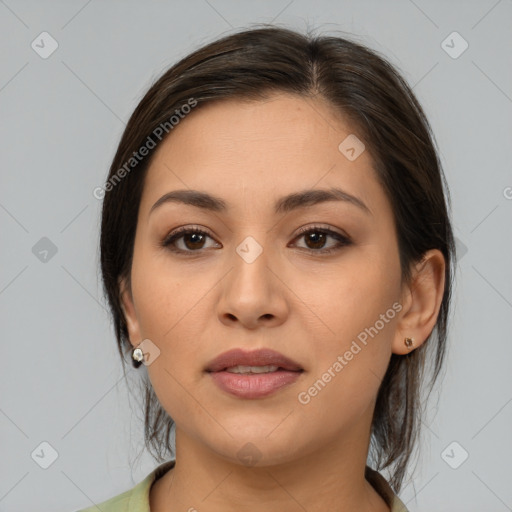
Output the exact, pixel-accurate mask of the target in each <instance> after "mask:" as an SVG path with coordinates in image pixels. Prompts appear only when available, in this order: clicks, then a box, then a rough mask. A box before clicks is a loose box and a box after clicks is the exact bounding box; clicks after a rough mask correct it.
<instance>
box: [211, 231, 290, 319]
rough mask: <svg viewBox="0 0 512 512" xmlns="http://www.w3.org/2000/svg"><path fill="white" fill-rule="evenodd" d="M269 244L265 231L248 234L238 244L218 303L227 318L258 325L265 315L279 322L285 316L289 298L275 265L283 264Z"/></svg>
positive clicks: (221, 312) (222, 315)
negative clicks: (284, 292)
mask: <svg viewBox="0 0 512 512" xmlns="http://www.w3.org/2000/svg"><path fill="white" fill-rule="evenodd" d="M257 238H259V239H260V240H261V243H260V242H259V241H258V240H257ZM267 244H268V239H267V238H265V236H264V233H262V234H260V235H255V236H252V235H248V236H246V237H245V238H244V239H243V240H242V241H241V242H240V243H239V244H238V245H237V246H236V247H235V253H234V254H233V257H232V270H231V272H229V273H228V275H227V276H226V279H227V282H226V284H225V286H224V287H223V292H222V297H221V298H220V301H219V305H218V308H219V310H218V313H219V315H220V316H221V318H222V319H223V321H225V319H226V318H230V319H231V320H234V319H235V318H236V319H238V320H239V321H240V322H241V323H243V324H246V326H252V327H254V326H255V325H257V322H258V321H261V319H266V321H267V322H268V321H269V320H270V319H272V321H273V322H278V323H279V322H281V321H282V320H283V318H284V316H285V314H286V299H285V297H284V295H283V290H282V288H281V287H280V281H279V279H277V278H276V276H275V275H274V273H275V272H276V271H275V270H274V268H273V267H276V268H278V267H279V263H278V261H277V259H278V258H272V255H273V254H274V251H273V250H272V248H270V247H266V245H267ZM269 267H270V268H272V270H270V268H269Z"/></svg>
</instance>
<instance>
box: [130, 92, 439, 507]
mask: <svg viewBox="0 0 512 512" xmlns="http://www.w3.org/2000/svg"><path fill="white" fill-rule="evenodd" d="M351 133H354V132H353V131H352V130H351V127H350V126H349V125H348V124H347V123H346V122H345V121H344V119H343V118H342V117H340V116H339V115H337V116H335V115H334V112H333V109H332V108H331V107H330V106H329V105H328V104H327V103H326V102H325V101H324V100H322V99H321V98H318V97H316V98H314V99H311V98H301V97H298V96H292V95H288V94H273V95H272V96H269V98H268V100H265V101H251V102H243V101H238V100H236V101H235V100H229V101H225V102H220V103H217V104H208V105H206V106H204V107H201V108H198V109H197V110H196V111H194V112H192V113H191V114H190V115H189V116H188V117H187V118H185V119H184V120H183V121H181V122H180V124H179V125H178V126H177V127H175V128H174V130H173V132H172V134H171V136H169V137H168V138H167V139H166V140H165V141H164V142H163V143H162V144H161V145H160V146H159V148H158V149H157V150H156V153H155V155H154V159H153V161H152V164H151V166H150V168H149V169H148V174H147V177H146V181H145V186H144V190H143V195H142V199H141V204H140V209H139V216H138V225H137V231H136V237H135V245H134V258H133V266H132V270H131V280H132V288H131V290H129V289H128V288H127V286H126V283H125V282H124V281H122V282H121V283H120V292H121V296H122V302H123V308H124V311H125V316H126V320H127V325H128V330H129V334H130V341H131V343H132V345H133V346H134V347H135V346H137V345H138V344H139V343H140V342H141V341H142V340H144V339H150V340H151V341H152V342H153V343H154V344H155V345H156V346H157V347H158V349H159V350H160V354H159V356H158V357H157V358H156V359H154V360H153V362H152V363H151V364H149V365H148V366H147V370H148V373H149V377H150V380H151V383H152V385H153V387H154V390H155V392H156V394H157V396H158V399H159V400H160V403H161V404H162V406H163V407H164V408H165V410H166V411H167V413H168V414H169V415H170V416H171V417H172V418H173V419H174V421H175V423H176V449H177V452H176V460H177V462H176V466H175V468H174V469H172V470H170V471H168V472H167V473H166V474H165V475H164V476H163V477H161V478H160V479H159V480H157V481H156V482H155V484H154V485H153V486H152V488H151V493H150V501H151V510H152V512H160V511H164V510H165V511H169V510H173V511H178V510H183V511H187V510H189V509H190V510H193V509H191V507H194V508H195V509H196V510H198V511H199V512H217V511H222V512H226V511H231V510H233V511H235V510H245V511H250V512H257V511H265V512H267V511H268V510H269V509H271V510H280V511H283V512H291V511H298V510H307V511H308V512H316V511H320V510H322V511H323V510H337V511H352V510H359V511H378V512H382V511H387V510H389V507H388V506H387V505H386V504H385V502H384V501H383V499H382V498H381V497H380V496H379V495H378V493H377V492H376V491H375V490H374V489H373V487H372V486H371V485H370V484H369V483H368V482H367V481H366V480H365V478H364V468H365V464H366V458H367V454H368V446H369V439H370V437H369V435H370V426H371V419H372V414H373V410H374V406H375V400H376V396H377V391H378V388H379V385H380V382H381V380H382V378H383V376H384V374H385V372H386V368H387V366H388V363H389V359H390V357H391V354H392V353H395V354H405V353H407V352H408V351H409V350H411V349H408V348H407V347H406V346H405V345H404V341H403V340H404V337H406V336H407V337H412V338H414V340H415V341H414V347H413V349H414V348H417V347H418V346H419V345H421V343H423V342H424V341H425V339H426V338H427V337H428V335H429V334H430V333H431V331H432V329H433V327H434V325H435V322H436V319H437V315H438V312H439V307H440V304H441V299H442V294H443V289H444V265H445V262H444V259H443V256H442V254H441V253H440V252H439V251H437V250H431V251H429V252H428V253H427V254H426V255H425V259H424V260H423V261H422V263H421V264H417V265H415V266H414V268H413V280H412V281H411V283H404V282H402V279H401V269H400V264H399V256H398V245H397V238H396V231H395V226H394V221H393V216H392V208H391V204H390V203H389V201H388V199H387V197H386V195H385V193H384V190H383V189H382V187H381V186H380V184H379V183H378V181H377V179H376V175H375V172H374V170H373V168H372V159H371V156H370V152H369V151H368V150H366V151H364V152H363V153H362V154H361V155H360V156H359V157H358V158H357V159H356V160H354V161H350V160H348V159H347V158H346V157H345V156H344V154H342V153H341V152H340V151H339V150H338V145H339V144H340V142H341V141H342V140H343V139H345V137H347V136H348V135H349V134H351ZM329 187H340V188H342V189H344V190H345V191H347V192H348V193H350V194H352V195H354V196H357V197H358V198H359V199H361V200H362V201H363V202H364V203H365V204H366V205H367V207H368V209H369V210H370V213H367V212H365V211H364V210H363V209H360V208H358V207H357V206H354V205H353V204H351V203H348V202H344V201H329V202H324V203H321V204H317V205H314V206H309V207H303V208H301V209H299V210H297V211H293V212H291V213H289V214H278V215H276V214H275V213H274V211H273V210H274V208H273V205H274V201H275V200H276V199H277V198H279V197H281V196H283V195H286V194H289V193H292V192H297V191H302V190H304V189H311V188H316V189H318V188H329ZM177 189H197V190H200V191H204V192H208V193H211V194H215V195H217V196H220V197H221V198H222V199H224V200H225V201H226V202H227V203H228V204H229V205H230V208H229V209H228V210H227V212H224V213H219V212H216V213H213V212H210V211H206V210H202V209H200V208H197V207H194V206H190V205H184V204H180V203H166V204H164V205H162V206H160V207H159V208H156V209H155V210H154V211H153V212H152V213H151V214H150V213H149V212H150V208H151V207H152V205H153V204H154V203H155V202H156V201H157V200H158V199H159V198H160V197H161V196H162V195H164V194H165V193H167V192H170V191H172V190H177ZM314 225H320V226H321V227H322V228H329V229H332V230H333V231H335V232H337V233H341V234H345V235H348V236H349V237H350V239H351V240H352V244H350V245H347V246H342V247H340V248H339V249H338V250H337V251H335V252H333V253H332V254H322V253H320V252H318V251H319V249H322V248H326V247H327V248H332V247H336V246H337V241H336V239H335V238H332V237H331V236H329V237H328V238H326V240H325V244H324V246H322V244H321V243H318V242H317V244H316V245H315V244H314V243H311V242H309V243H308V237H307V236H305V235H301V236H299V237H297V231H298V228H300V227H302V226H314ZM180 226H198V227H199V228H200V229H202V230H204V231H206V232H207V235H208V236H206V237H205V238H204V242H203V245H201V243H198V242H197V240H195V241H194V240H191V239H190V237H185V238H183V237H182V238H181V239H178V240H177V241H176V242H175V245H177V247H178V248H181V249H182V250H185V251H186V250H188V251H189V254H185V255H180V254H176V253H173V252H172V251H171V250H170V249H169V248H165V247H162V246H161V245H160V244H161V242H162V241H163V240H164V239H165V237H166V236H167V235H168V234H169V233H170V232H171V231H173V230H175V229H176V228H178V227H180ZM247 236H251V237H253V238H254V239H255V240H256V241H257V242H258V243H259V244H260V246H261V247H262V249H263V252H262V253H261V254H260V255H259V257H257V258H256V260H255V261H254V262H252V263H250V264H249V263H247V262H246V261H245V260H244V259H242V258H241V257H240V256H239V254H238V253H237V252H236V248H237V246H238V245H239V244H240V243H241V242H242V241H243V240H244V239H245V238H246V237H247ZM194 242H195V245H194ZM187 244H188V245H187ZM193 251H196V252H193ZM315 251H317V252H315ZM192 252H193V254H192V255H191V256H190V253H192ZM395 302H398V303H399V304H401V306H402V309H401V311H400V312H399V313H398V314H396V316H395V317H394V318H393V319H390V320H389V321H388V322H386V323H385V326H384V328H383V329H381V330H380V331H379V332H378V335H376V336H374V337H373V338H369V341H368V343H367V345H366V346H364V347H363V348H362V349H361V351H360V352H359V353H358V354H357V355H355V356H354V358H353V359H352V360H351V361H349V362H348V364H347V365H346V366H344V368H343V370H342V371H341V372H339V373H338V374H336V376H335V377H334V378H332V379H331V381H330V382H329V383H328V384H327V385H326V386H325V387H324V388H323V389H322V390H321V392H319V393H318V394H317V395H316V396H315V397H313V398H311V400H310V402H309V403H308V404H302V403H300V402H299V400H298V394H299V393H300V392H303V391H307V390H308V388H309V387H310V386H311V385H312V384H313V383H314V382H315V381H317V380H318V379H319V378H321V376H322V374H324V373H325V372H326V371H327V369H328V368H329V367H332V365H333V363H334V362H335V361H336V360H337V357H338V356H339V355H343V354H344V353H345V352H346V351H347V350H348V349H349V348H350V346H351V343H352V341H353V340H355V339H357V335H358V334H359V333H360V332H362V331H364V329H365V328H368V327H370V326H374V324H375V322H376V321H377V320H379V318H381V317H380V315H382V314H385V313H386V311H387V310H388V309H389V308H391V307H392V305H393V303H395ZM237 347H241V348H244V349H247V350H251V349H256V348H263V347H268V348H272V349H274V350H277V351H279V352H281V353H282V354H284V355H286V356H288V357H290V358H292V359H294V360H295V361H297V362H298V363H299V364H300V365H301V366H302V368H303V369H304V372H303V373H302V375H301V376H300V378H299V380H298V381H297V382H296V383H294V384H291V385H289V386H287V387H285V388H283V389H281V390H279V391H278V392H277V393H275V394H273V395H271V396H269V397H266V398H260V399H252V400H250V399H240V398H237V397H234V396H231V395H229V394H227V393H224V392H223V391H221V390H220V389H219V388H218V387H217V386H216V385H215V384H213V383H212V381H211V378H210V376H209V375H207V374H205V372H204V371H203V370H204V369H205V367H206V366H207V364H208V363H209V362H210V361H211V360H212V359H213V358H214V357H216V356H218V355H219V354H221V353H222V352H224V351H226V350H229V349H232V348H237ZM413 349H412V350H413ZM249 442H250V443H252V444H253V445H254V447H256V453H257V457H258V462H257V464H256V465H254V466H248V465H246V464H245V463H244V462H243V461H242V460H241V459H240V458H239V457H238V456H237V452H238V451H239V450H240V449H241V448H242V447H243V446H244V445H246V443H249Z"/></svg>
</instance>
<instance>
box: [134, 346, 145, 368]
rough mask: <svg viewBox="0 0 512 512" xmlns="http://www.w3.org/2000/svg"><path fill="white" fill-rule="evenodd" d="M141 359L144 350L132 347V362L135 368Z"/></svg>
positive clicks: (142, 358) (142, 359) (140, 362)
mask: <svg viewBox="0 0 512 512" xmlns="http://www.w3.org/2000/svg"><path fill="white" fill-rule="evenodd" d="M142 361H144V352H142V349H141V348H138V347H137V348H134V349H132V363H133V366H134V367H135V368H138V367H139V366H140V365H141V364H142Z"/></svg>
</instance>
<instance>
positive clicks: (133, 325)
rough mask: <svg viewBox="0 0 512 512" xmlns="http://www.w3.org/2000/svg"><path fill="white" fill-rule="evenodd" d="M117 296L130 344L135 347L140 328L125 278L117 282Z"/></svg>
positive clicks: (138, 339)
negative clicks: (119, 300)
mask: <svg viewBox="0 0 512 512" xmlns="http://www.w3.org/2000/svg"><path fill="white" fill-rule="evenodd" d="M119 296H120V299H121V308H122V310H123V313H124V318H125V320H126V327H127V329H128V335H129V337H130V343H131V344H132V346H134V347H136V346H137V345H138V344H139V343H140V341H141V340H142V337H141V335H140V326H139V321H138V319H137V314H136V312H135V305H134V304H133V296H132V291H131V287H130V286H129V285H128V284H127V282H126V279H125V278H121V279H120V280H119Z"/></svg>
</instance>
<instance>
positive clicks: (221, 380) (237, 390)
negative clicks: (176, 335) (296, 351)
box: [205, 349, 304, 399]
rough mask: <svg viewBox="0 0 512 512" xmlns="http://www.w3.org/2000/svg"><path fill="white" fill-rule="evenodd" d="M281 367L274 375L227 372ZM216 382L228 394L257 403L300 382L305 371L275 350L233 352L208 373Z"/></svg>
mask: <svg viewBox="0 0 512 512" xmlns="http://www.w3.org/2000/svg"><path fill="white" fill-rule="evenodd" d="M237 365H243V366H266V365H271V366H278V369H277V370H276V371H274V372H268V373H252V374H250V373H249V374H240V373H231V372H227V371H226V369H227V368H230V367H232V366H237ZM205 371H206V372H207V373H208V375H209V376H210V377H211V379H212V381H213V382H214V383H215V384H216V385H217V386H218V387H219V388H220V389H221V390H222V391H224V392H226V393H229V394H230V395H233V396H236V397H238V398H245V399H256V398H264V397H267V396H269V395H271V394H273V393H275V392H276V391H278V390H280V389H282V388H284V387H286V386H288V385H290V384H293V383H294V382H296V381H297V380H298V379H299V378H300V376H301V375H302V373H303V371H304V370H303V368H301V366H300V365H299V364H298V363H296V362H295V361H293V360H292V359H290V358H288V357H286V356H284V355H283V354H280V353H279V352H276V351H274V350H271V349H259V350H254V351H251V352H247V351H244V350H241V349H234V350H229V351H228V352H224V353H223V354H221V355H220V356H218V357H216V358H215V359H214V360H213V361H211V362H210V363H209V365H208V366H207V368H206V370H205Z"/></svg>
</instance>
